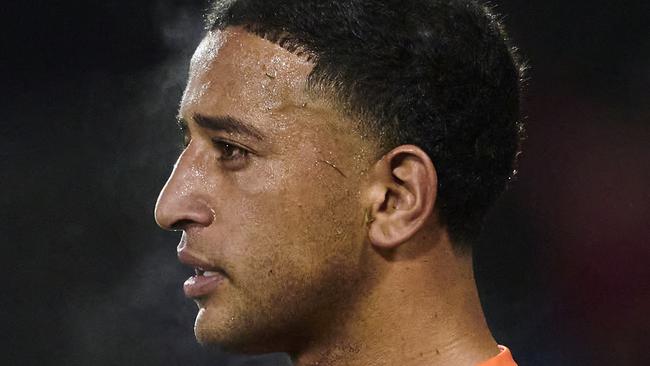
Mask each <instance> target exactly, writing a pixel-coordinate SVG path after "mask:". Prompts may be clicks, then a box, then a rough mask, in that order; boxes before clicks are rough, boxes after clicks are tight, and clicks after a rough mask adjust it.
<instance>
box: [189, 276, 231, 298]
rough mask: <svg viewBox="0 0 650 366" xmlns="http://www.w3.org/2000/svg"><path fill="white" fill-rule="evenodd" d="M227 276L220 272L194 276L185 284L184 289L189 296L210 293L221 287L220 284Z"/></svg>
mask: <svg viewBox="0 0 650 366" xmlns="http://www.w3.org/2000/svg"><path fill="white" fill-rule="evenodd" d="M224 278H225V277H223V276H222V275H220V274H218V275H216V276H210V277H206V276H200V275H196V276H192V277H190V278H188V279H187V281H185V283H184V284H183V291H184V292H185V296H187V297H189V298H197V297H203V296H207V295H209V294H210V293H211V292H213V291H214V290H216V289H217V287H219V284H220V283H221V282H222V281H223V280H224Z"/></svg>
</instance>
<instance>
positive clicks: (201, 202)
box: [154, 148, 214, 231]
mask: <svg viewBox="0 0 650 366" xmlns="http://www.w3.org/2000/svg"><path fill="white" fill-rule="evenodd" d="M206 184H207V179H206V172H205V169H203V168H202V167H201V162H200V157H199V156H196V157H193V156H192V154H191V152H190V151H189V148H188V149H186V150H185V151H184V152H183V153H182V154H181V155H180V156H179V158H178V161H177V162H176V164H175V165H174V169H173V171H172V173H171V175H170V176H169V179H168V180H167V183H166V184H165V186H164V187H163V189H162V190H161V191H160V195H159V196H158V201H157V202H156V208H155V211H154V217H155V220H156V223H157V224H158V226H160V227H161V228H163V229H165V230H174V231H177V230H185V229H186V227H188V226H190V225H200V226H204V227H207V226H209V225H210V224H211V223H212V221H213V220H214V211H213V210H212V208H211V207H210V205H209V203H208V201H207V198H208V197H206V196H205V192H208V191H209V189H207V188H208V187H206Z"/></svg>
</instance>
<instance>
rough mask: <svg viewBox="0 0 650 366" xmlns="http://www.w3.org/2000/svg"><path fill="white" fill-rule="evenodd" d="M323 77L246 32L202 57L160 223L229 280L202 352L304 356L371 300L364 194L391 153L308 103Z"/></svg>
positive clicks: (201, 336) (214, 300)
mask: <svg viewBox="0 0 650 366" xmlns="http://www.w3.org/2000/svg"><path fill="white" fill-rule="evenodd" d="M312 67H313V64H312V63H311V62H309V61H307V60H306V58H305V57H302V56H298V55H296V54H293V53H290V52H288V51H286V50H285V49H283V48H281V47H280V46H278V45H276V44H273V43H271V42H268V41H266V40H264V39H261V38H259V37H257V36H254V35H251V34H249V33H247V32H245V31H243V30H241V29H236V28H229V29H227V30H226V31H223V32H210V33H209V34H208V35H207V36H206V37H205V38H204V40H203V41H202V43H201V44H200V46H199V47H198V48H197V50H196V53H195V55H194V57H193V58H192V62H191V67H190V74H189V81H188V85H187V89H186V91H185V93H184V95H183V99H182V102H181V106H180V111H179V118H180V119H181V121H182V123H183V124H184V125H185V129H186V131H185V142H186V147H185V149H184V150H183V152H182V154H181V155H180V157H179V158H178V161H177V163H176V165H175V167H174V170H173V172H172V174H171V176H170V177H169V180H168V182H167V184H166V185H165V187H164V188H163V190H162V192H161V194H160V197H159V200H158V203H157V205H156V212H155V215H156V220H157V222H158V223H159V225H160V226H161V227H163V228H166V229H169V230H182V231H183V235H182V238H181V242H180V244H179V247H178V249H179V251H182V252H183V253H186V254H188V255H191V256H192V257H194V258H197V259H198V260H199V261H200V262H202V263H206V264H209V267H211V268H215V269H218V270H220V271H221V272H222V273H223V274H224V276H225V279H224V280H223V281H222V282H221V283H220V284H219V286H218V288H216V289H215V290H214V291H211V292H210V293H209V294H207V295H205V296H201V297H199V298H196V299H195V301H196V303H197V305H198V307H199V312H198V315H197V319H196V324H195V333H196V336H197V339H198V340H199V341H200V342H202V343H211V344H212V343H217V344H220V345H222V346H224V347H225V348H227V349H231V350H235V351H239V352H267V351H277V350H278V349H282V350H284V351H288V352H291V351H292V349H295V348H296V347H300V342H302V341H303V340H308V339H310V338H311V337H312V336H313V335H314V334H316V333H318V332H326V331H327V327H331V326H335V324H334V323H333V322H332V321H331V320H332V319H334V318H335V315H336V317H337V318H338V319H340V318H341V314H344V313H345V312H346V309H351V308H352V307H354V304H355V302H356V300H357V298H358V297H359V296H360V294H361V293H362V292H363V289H364V288H369V287H371V286H370V284H369V283H368V281H370V280H369V278H372V276H370V275H369V274H368V273H364V270H365V268H371V267H372V266H368V265H366V262H367V261H369V260H371V259H370V258H371V257H372V255H371V253H369V251H370V250H371V249H370V246H369V245H366V244H367V243H366V240H367V238H366V234H367V230H366V226H365V224H364V209H365V202H364V199H363V192H364V189H365V184H366V177H367V174H366V172H367V170H368V168H369V167H370V166H371V165H372V163H373V162H374V161H375V158H376V156H377V151H378V150H377V148H376V146H375V145H374V144H373V143H372V142H371V141H369V140H367V139H364V138H363V137H362V135H361V133H359V131H358V130H357V129H356V128H355V123H354V122H353V121H351V120H349V119H348V118H345V117H343V116H342V115H341V114H339V113H338V112H337V111H336V110H335V109H333V108H332V107H331V105H330V104H329V103H327V101H325V100H324V99H318V98H316V97H313V95H311V93H308V92H307V91H306V90H305V83H306V80H307V76H308V75H309V73H310V71H311V70H312ZM233 120H235V121H236V122H242V123H244V124H245V125H246V128H242V127H241V126H239V125H237V124H233V123H232V122H233ZM224 121H225V122H224Z"/></svg>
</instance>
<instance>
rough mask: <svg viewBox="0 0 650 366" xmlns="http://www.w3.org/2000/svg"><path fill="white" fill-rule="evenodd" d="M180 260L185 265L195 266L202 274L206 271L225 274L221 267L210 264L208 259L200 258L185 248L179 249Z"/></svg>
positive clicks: (197, 271)
mask: <svg viewBox="0 0 650 366" xmlns="http://www.w3.org/2000/svg"><path fill="white" fill-rule="evenodd" d="M178 260H179V261H180V262H181V263H183V264H184V265H186V266H189V267H192V268H194V269H195V270H196V273H197V274H202V273H203V272H205V271H213V272H219V273H222V274H224V272H223V270H222V269H221V268H219V267H216V266H214V265H212V264H210V263H209V262H208V261H206V260H204V259H202V258H200V257H199V256H198V255H196V254H192V253H191V252H190V251H188V250H187V249H185V248H184V249H182V250H179V251H178Z"/></svg>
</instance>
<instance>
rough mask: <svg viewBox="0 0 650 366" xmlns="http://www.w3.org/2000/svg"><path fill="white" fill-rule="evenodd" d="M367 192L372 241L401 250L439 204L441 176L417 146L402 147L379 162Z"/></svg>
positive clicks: (377, 244) (369, 233)
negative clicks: (436, 202) (436, 204)
mask: <svg viewBox="0 0 650 366" xmlns="http://www.w3.org/2000/svg"><path fill="white" fill-rule="evenodd" d="M370 179H371V181H370V185H369V188H368V190H367V191H366V192H367V196H366V197H367V199H368V201H366V202H368V203H369V208H368V209H367V211H366V216H367V217H368V216H369V217H370V218H369V219H368V218H367V219H366V222H367V223H368V225H369V228H368V237H369V239H370V242H371V243H372V244H373V245H375V246H377V247H380V248H383V249H392V248H396V247H398V246H399V245H400V244H402V243H404V242H405V241H407V240H408V239H410V238H411V237H412V236H413V235H414V234H415V233H416V232H417V231H418V230H420V229H421V228H422V226H423V225H425V223H426V222H427V219H428V218H429V217H430V216H431V214H432V212H433V207H434V204H435V201H436V194H437V186H438V177H437V175H436V170H435V168H434V167H433V163H432V162H431V159H430V158H429V156H428V155H427V154H426V153H425V152H424V151H423V150H422V149H420V148H419V147H417V146H414V145H401V146H398V147H396V148H395V149H393V150H391V151H390V152H389V153H387V154H386V155H384V157H382V158H381V160H379V161H378V162H377V163H375V165H374V167H373V169H372V174H371V175H370Z"/></svg>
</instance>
